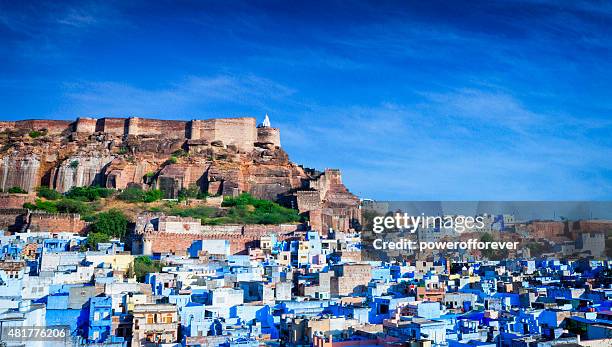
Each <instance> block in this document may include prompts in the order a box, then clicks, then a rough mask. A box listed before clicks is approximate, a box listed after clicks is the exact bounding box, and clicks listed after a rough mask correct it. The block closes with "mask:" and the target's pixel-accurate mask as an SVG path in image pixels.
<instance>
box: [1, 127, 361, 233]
mask: <svg viewBox="0 0 612 347" xmlns="http://www.w3.org/2000/svg"><path fill="white" fill-rule="evenodd" d="M94 184H99V185H101V186H106V187H108V188H115V189H125V188H127V187H129V186H131V185H138V186H141V187H143V188H145V189H160V190H162V192H163V193H164V196H165V197H166V198H176V197H177V196H178V194H179V192H180V191H181V189H187V188H189V189H192V188H196V189H198V190H199V191H201V192H207V193H208V194H209V195H224V196H236V195H238V194H240V193H242V192H249V193H251V194H252V195H254V196H255V197H258V198H263V199H269V200H276V201H279V202H281V203H283V204H285V205H287V206H291V207H294V208H298V209H299V211H300V212H301V213H304V214H307V215H308V216H309V218H310V222H311V225H312V227H313V228H316V229H318V230H322V231H326V230H327V229H329V228H333V229H336V230H349V229H351V228H353V227H355V226H356V225H358V223H359V220H360V214H359V199H358V198H357V197H356V196H354V195H353V194H352V193H350V192H349V191H348V190H347V189H346V187H345V186H344V184H343V183H342V180H341V176H340V172H339V171H338V170H325V171H324V172H319V171H315V170H311V169H305V168H303V167H301V166H298V165H296V164H294V163H293V162H291V161H290V160H289V157H288V155H287V153H285V151H284V150H283V149H282V148H281V147H280V131H279V130H278V129H277V128H272V127H270V124H269V122H267V123H266V124H263V125H261V126H260V127H257V128H256V127H255V121H254V119H253V118H236V119H218V120H206V121H198V120H194V121H190V122H182V121H165V120H150V119H140V118H129V119H123V118H102V119H97V120H96V119H79V120H77V121H76V122H74V123H72V124H69V123H67V122H56V121H42V122H41V121H27V122H0V189H2V190H8V189H9V188H11V187H14V186H18V187H21V188H23V189H25V190H27V191H30V192H32V191H34V190H35V188H36V187H37V186H49V187H51V188H54V189H56V190H58V191H60V192H67V191H68V190H70V189H71V188H72V187H78V186H88V185H94Z"/></svg>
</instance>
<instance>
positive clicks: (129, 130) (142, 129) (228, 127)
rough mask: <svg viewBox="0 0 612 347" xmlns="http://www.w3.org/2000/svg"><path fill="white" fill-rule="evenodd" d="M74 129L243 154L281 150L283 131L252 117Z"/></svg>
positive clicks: (89, 124)
mask: <svg viewBox="0 0 612 347" xmlns="http://www.w3.org/2000/svg"><path fill="white" fill-rule="evenodd" d="M68 125H69V123H68V122H64V123H63V125H62V127H63V129H67V128H68ZM21 126H25V125H23V124H22V125H21ZM58 127H59V125H58ZM3 128H11V129H13V128H15V122H0V131H1V130H2V129H3ZM73 128H74V131H75V132H77V133H79V134H93V133H94V132H103V133H107V134H111V135H115V136H123V135H133V136H139V135H149V136H159V137H161V138H164V139H190V140H206V141H208V142H212V141H222V142H223V144H224V145H226V146H227V145H235V146H236V147H238V148H239V149H240V150H243V151H250V150H251V149H253V145H254V143H255V142H266V143H273V144H274V145H275V146H280V130H279V129H277V128H259V129H258V128H257V127H256V120H255V118H253V117H242V118H215V119H204V120H192V121H189V122H186V121H175V120H163V119H149V118H138V117H132V118H100V119H93V118H79V119H77V120H76V122H75V124H74V126H73ZM259 140H261V141H259Z"/></svg>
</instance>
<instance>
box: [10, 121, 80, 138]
mask: <svg viewBox="0 0 612 347" xmlns="http://www.w3.org/2000/svg"><path fill="white" fill-rule="evenodd" d="M70 124H71V122H70V121H65V120H46V119H41V120H36V119H28V120H20V121H15V122H0V131H4V130H25V131H33V130H42V129H47V133H48V134H50V135H59V134H61V133H62V132H64V131H66V130H67V129H69V128H70Z"/></svg>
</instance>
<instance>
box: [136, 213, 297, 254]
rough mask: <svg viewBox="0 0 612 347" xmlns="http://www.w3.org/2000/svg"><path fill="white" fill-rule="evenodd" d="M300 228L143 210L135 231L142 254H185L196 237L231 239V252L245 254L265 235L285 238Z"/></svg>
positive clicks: (203, 238) (257, 245)
mask: <svg viewBox="0 0 612 347" xmlns="http://www.w3.org/2000/svg"><path fill="white" fill-rule="evenodd" d="M299 228H300V225H296V224H281V225H238V224H236V225H201V224H200V221H199V220H197V219H194V218H183V217H176V216H163V215H156V214H141V215H140V216H138V218H137V221H136V234H137V238H140V240H137V242H138V243H140V247H141V248H142V253H143V254H147V255H150V254H155V253H174V254H185V253H186V252H187V249H189V247H190V246H191V244H192V243H193V242H194V241H196V240H228V241H229V242H230V252H231V253H232V254H244V253H246V252H247V251H248V249H249V248H255V247H259V240H260V239H261V237H262V236H266V235H270V234H277V235H278V239H279V240H285V239H286V238H288V237H290V236H289V235H290V234H291V233H293V232H295V231H296V230H298V229H299Z"/></svg>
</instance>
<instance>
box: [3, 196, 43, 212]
mask: <svg viewBox="0 0 612 347" xmlns="http://www.w3.org/2000/svg"><path fill="white" fill-rule="evenodd" d="M34 200H36V194H9V193H0V208H4V209H7V208H18V209H20V208H22V207H23V204H25V203H26V202H30V203H31V202H34Z"/></svg>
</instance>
